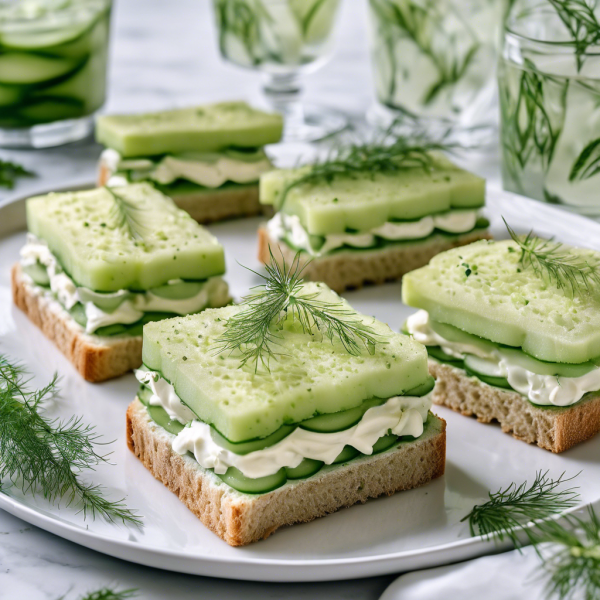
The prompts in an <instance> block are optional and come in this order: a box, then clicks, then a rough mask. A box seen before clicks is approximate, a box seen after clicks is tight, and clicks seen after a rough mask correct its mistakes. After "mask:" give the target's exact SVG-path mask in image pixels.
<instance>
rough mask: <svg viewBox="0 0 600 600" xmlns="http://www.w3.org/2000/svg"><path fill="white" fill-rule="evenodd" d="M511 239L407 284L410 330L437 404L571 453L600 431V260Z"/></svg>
mask: <svg viewBox="0 0 600 600" xmlns="http://www.w3.org/2000/svg"><path fill="white" fill-rule="evenodd" d="M509 231H510V232H511V235H512V237H513V239H512V240H509V241H498V242H491V241H480V242H476V243H474V244H471V245H469V246H466V247H463V248H457V249H454V250H449V251H448V252H445V253H443V254H440V255H438V256H436V257H435V258H434V259H433V260H432V261H431V262H430V264H429V265H428V266H426V267H423V268H421V269H418V270H416V271H414V272H412V273H409V274H408V275H406V276H405V277H404V281H403V286H402V295H403V300H404V303H405V304H408V305H410V306H414V307H416V308H419V309H421V310H419V311H418V312H417V313H415V314H414V315H412V316H411V317H409V319H408V320H407V322H406V325H405V328H406V332H407V333H409V334H411V335H412V336H413V338H414V339H415V340H417V341H419V342H422V343H423V344H425V345H426V346H427V350H428V352H429V357H430V371H431V373H432V375H433V376H434V377H435V378H436V379H437V384H436V388H435V392H434V397H433V399H434V402H436V403H438V404H443V405H445V406H448V407H450V408H452V409H454V410H456V411H458V412H461V413H462V414H463V415H467V416H475V417H477V420H478V421H481V422H483V423H490V422H491V421H497V422H499V423H500V425H501V427H502V430H503V431H504V432H506V433H512V434H513V436H514V437H515V438H517V439H520V440H523V441H525V442H529V443H534V444H537V445H538V446H540V447H541V448H545V449H546V450H550V451H552V452H563V451H565V450H567V449H569V448H570V447H572V446H573V445H575V444H577V443H579V442H582V441H584V440H587V439H588V438H591V437H592V436H594V435H596V434H597V433H598V432H599V431H600V253H598V252H594V251H592V250H581V249H577V248H571V247H568V246H565V245H562V244H559V243H557V242H554V241H552V240H542V239H540V238H537V237H535V236H534V235H533V234H529V235H528V236H517V235H516V234H515V233H514V232H512V230H509Z"/></svg>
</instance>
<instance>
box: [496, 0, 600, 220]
mask: <svg viewBox="0 0 600 600" xmlns="http://www.w3.org/2000/svg"><path fill="white" fill-rule="evenodd" d="M569 4H572V5H574V6H575V5H576V4H579V5H581V6H580V8H577V6H575V9H576V10H581V7H583V3H564V2H561V3H555V2H543V3H541V4H540V3H539V2H538V3H536V5H534V7H533V8H532V7H531V4H528V5H524V4H523V3H519V2H517V3H516V4H515V6H514V8H513V11H512V12H511V15H510V16H509V19H508V22H507V31H506V35H505V39H504V46H503V50H502V55H501V58H500V65H499V70H498V86H499V92H500V108H501V125H500V127H501V129H500V135H501V142H502V175H503V182H504V187H505V188H506V189H507V190H510V191H513V192H517V193H520V194H524V195H526V196H530V197H532V198H536V199H538V200H544V201H546V202H551V203H553V204H560V205H563V206H564V207H565V208H567V209H570V210H572V211H576V212H580V213H582V214H586V215H590V216H596V217H600V8H598V7H597V8H596V9H595V10H592V9H591V8H589V5H588V4H586V6H587V7H588V8H589V9H588V10H585V12H581V13H575V15H574V16H573V15H571V18H570V20H569V18H567V17H568V15H566V14H565V13H564V12H563V11H562V9H561V8H560V6H567V9H569ZM555 6H558V7H559V8H558V10H557V9H556V8H555ZM578 23H579V24H578ZM582 23H585V25H582ZM594 30H595V33H594ZM576 32H578V33H576ZM574 33H576V35H574Z"/></svg>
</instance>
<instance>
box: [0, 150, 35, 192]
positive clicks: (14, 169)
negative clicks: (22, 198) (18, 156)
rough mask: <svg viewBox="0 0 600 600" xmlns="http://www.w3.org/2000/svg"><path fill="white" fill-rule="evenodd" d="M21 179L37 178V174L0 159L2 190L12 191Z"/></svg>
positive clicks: (0, 186)
mask: <svg viewBox="0 0 600 600" xmlns="http://www.w3.org/2000/svg"><path fill="white" fill-rule="evenodd" d="M19 177H35V173H33V171H28V170H27V169H26V168H25V167H22V166H21V165H18V164H17V163H14V162H10V161H8V160H2V159H1V158H0V188H6V189H8V190H12V189H13V188H14V187H15V182H16V180H17V179H18V178H19Z"/></svg>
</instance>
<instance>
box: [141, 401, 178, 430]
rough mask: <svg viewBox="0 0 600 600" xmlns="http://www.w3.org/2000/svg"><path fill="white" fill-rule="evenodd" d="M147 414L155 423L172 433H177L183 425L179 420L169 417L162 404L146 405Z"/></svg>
mask: <svg viewBox="0 0 600 600" xmlns="http://www.w3.org/2000/svg"><path fill="white" fill-rule="evenodd" d="M148 414H149V415H150V418H151V419H152V420H153V421H154V422H155V423H156V424H157V425H160V426H161V427H162V428H163V429H164V430H165V431H168V432H169V433H172V434H173V435H177V434H178V433H179V432H180V431H181V430H182V429H183V427H184V426H183V425H182V424H181V423H180V422H179V421H175V420H174V419H171V417H169V415H168V414H167V411H166V410H165V409H164V408H163V407H162V406H148Z"/></svg>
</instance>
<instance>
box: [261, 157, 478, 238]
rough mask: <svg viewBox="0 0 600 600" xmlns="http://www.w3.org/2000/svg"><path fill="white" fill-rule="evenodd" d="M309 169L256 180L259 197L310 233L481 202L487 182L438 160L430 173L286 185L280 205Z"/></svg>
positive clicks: (418, 171)
mask: <svg viewBox="0 0 600 600" xmlns="http://www.w3.org/2000/svg"><path fill="white" fill-rule="evenodd" d="M308 171H309V168H308V167H302V168H301V169H292V170H274V171H269V172H268V173H265V174H264V175H262V176H261V178H260V201H261V202H262V203H263V204H272V205H273V206H275V208H276V209H278V210H282V211H283V212H285V213H286V214H291V215H297V216H298V217H299V218H300V221H301V223H302V225H303V227H304V228H305V229H306V231H307V232H308V233H309V234H310V235H321V236H323V235H328V234H333V233H344V232H346V230H348V229H352V230H356V231H368V230H371V229H374V228H376V227H379V226H381V225H383V224H384V223H386V222H388V221H392V220H394V219H399V220H414V219H419V218H421V217H424V216H426V215H429V214H433V213H439V212H445V211H448V210H451V209H453V208H477V207H480V206H483V204H484V203H485V180H483V179H481V178H480V177H477V176H476V175H473V174H471V173H468V172H467V171H463V170H462V169H459V168H458V167H456V166H455V165H453V164H452V163H451V162H450V161H448V160H446V159H442V158H439V159H438V160H437V162H436V166H435V167H434V168H433V170H431V171H429V170H428V171H425V170H423V169H420V168H419V169H417V168H415V169H407V170H402V171H397V172H395V173H376V174H373V173H364V174H362V173H358V174H356V175H355V176H354V177H352V178H349V177H343V176H338V177H337V178H335V179H334V180H332V181H327V182H322V183H310V184H305V185H300V186H298V187H294V188H292V189H290V191H289V192H288V193H287V195H286V197H285V202H284V205H283V207H281V200H280V199H281V196H282V192H283V190H284V189H285V188H286V186H287V185H288V184H289V183H290V182H291V181H294V179H297V178H299V177H301V176H302V175H303V174H305V173H306V172H308Z"/></svg>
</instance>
